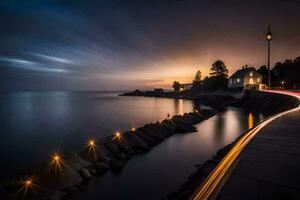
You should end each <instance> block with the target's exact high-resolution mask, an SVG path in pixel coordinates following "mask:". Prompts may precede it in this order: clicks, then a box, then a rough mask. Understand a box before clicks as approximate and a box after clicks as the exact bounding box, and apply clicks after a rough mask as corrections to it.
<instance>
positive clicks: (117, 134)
mask: <svg viewBox="0 0 300 200" xmlns="http://www.w3.org/2000/svg"><path fill="white" fill-rule="evenodd" d="M121 138H122V136H121V133H120V132H116V133H115V136H114V138H113V139H117V140H119V141H121Z"/></svg>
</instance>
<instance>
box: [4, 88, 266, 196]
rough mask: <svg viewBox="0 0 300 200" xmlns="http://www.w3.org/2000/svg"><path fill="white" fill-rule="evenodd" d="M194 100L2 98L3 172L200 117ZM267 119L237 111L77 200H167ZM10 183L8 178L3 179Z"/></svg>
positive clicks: (178, 138)
mask: <svg viewBox="0 0 300 200" xmlns="http://www.w3.org/2000/svg"><path fill="white" fill-rule="evenodd" d="M194 108H195V105H194V103H193V102H192V101H189V100H174V99H162V98H149V97H119V96H118V93H116V92H71V93H70V92H22V93H14V94H3V95H0V122H1V126H0V134H1V140H0V158H1V159H0V169H1V171H2V170H4V171H5V172H6V173H5V174H6V175H9V174H13V173H14V172H16V171H17V170H19V169H22V168H26V167H29V166H31V165H33V164H35V163H38V162H40V161H45V160H47V159H48V158H49V155H51V154H52V153H53V152H54V151H57V150H60V151H63V150H65V149H74V150H79V149H81V148H83V146H84V145H85V142H86V140H87V139H88V138H89V137H94V138H101V137H103V136H107V135H110V134H112V133H113V132H114V131H116V130H129V129H130V128H132V127H139V126H142V125H144V124H145V123H148V122H155V121H157V120H161V119H163V118H165V117H166V115H167V114H168V113H170V114H171V115H173V114H182V113H184V112H190V111H193V110H194ZM262 119H263V116H262V115H259V114H252V113H247V112H245V111H243V110H242V109H237V108H227V109H226V110H225V111H224V112H222V113H219V114H217V115H216V116H214V117H212V118H210V119H209V120H206V121H204V122H202V123H200V124H198V125H197V129H198V132H196V133H188V134H178V135H174V136H172V137H170V138H168V139H166V140H165V141H163V142H162V143H161V144H159V145H158V146H156V147H155V148H153V149H152V150H151V151H150V152H148V153H146V154H142V155H138V156H135V157H134V158H133V159H132V160H130V161H129V162H128V163H127V164H126V166H125V167H124V169H123V170H122V171H121V172H119V173H112V172H108V173H106V174H104V176H102V177H99V178H96V179H95V180H93V181H92V183H91V185H90V186H89V188H88V189H87V190H86V191H84V192H76V193H74V194H73V195H71V196H70V197H69V198H70V199H78V200H79V199H91V200H93V199H95V200H96V199H99V198H100V197H101V198H102V199H161V198H163V197H165V196H166V195H167V194H168V193H169V192H170V191H173V190H175V189H176V188H177V187H179V186H180V185H181V184H182V183H183V182H184V181H185V180H186V179H187V177H188V176H189V175H190V174H191V173H192V172H193V171H194V170H195V167H194V165H195V164H197V163H202V162H204V161H205V160H207V159H209V158H210V157H211V156H213V155H214V154H215V153H216V152H217V150H218V149H219V148H221V147H223V146H225V145H226V144H228V143H230V142H232V141H233V140H234V139H235V138H236V137H238V136H239V135H240V134H242V133H243V132H244V131H246V130H247V129H248V128H249V126H250V127H251V126H253V125H254V124H255V123H257V122H259V121H260V120H262ZM1 176H3V174H1Z"/></svg>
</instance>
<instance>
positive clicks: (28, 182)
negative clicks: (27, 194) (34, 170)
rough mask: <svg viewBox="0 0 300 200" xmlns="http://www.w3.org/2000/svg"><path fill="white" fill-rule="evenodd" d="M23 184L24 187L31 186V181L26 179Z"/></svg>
mask: <svg viewBox="0 0 300 200" xmlns="http://www.w3.org/2000/svg"><path fill="white" fill-rule="evenodd" d="M24 184H25V186H27V187H28V186H30V185H32V180H31V179H27V180H25V182H24Z"/></svg>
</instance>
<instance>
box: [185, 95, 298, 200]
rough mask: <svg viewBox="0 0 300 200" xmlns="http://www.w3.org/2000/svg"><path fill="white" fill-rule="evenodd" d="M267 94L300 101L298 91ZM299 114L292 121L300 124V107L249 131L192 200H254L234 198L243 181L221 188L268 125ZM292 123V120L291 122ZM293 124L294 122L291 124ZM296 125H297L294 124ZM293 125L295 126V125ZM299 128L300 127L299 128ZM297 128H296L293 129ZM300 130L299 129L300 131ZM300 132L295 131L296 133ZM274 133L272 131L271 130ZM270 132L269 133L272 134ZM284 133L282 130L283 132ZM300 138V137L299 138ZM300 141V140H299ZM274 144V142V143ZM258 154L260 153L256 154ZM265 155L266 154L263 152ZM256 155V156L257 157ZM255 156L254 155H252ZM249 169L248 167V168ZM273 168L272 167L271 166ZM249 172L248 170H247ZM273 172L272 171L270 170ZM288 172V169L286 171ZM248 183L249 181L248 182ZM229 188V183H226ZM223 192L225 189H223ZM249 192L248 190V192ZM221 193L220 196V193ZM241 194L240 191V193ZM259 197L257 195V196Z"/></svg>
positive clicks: (241, 196) (280, 114)
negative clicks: (255, 138) (250, 143)
mask: <svg viewBox="0 0 300 200" xmlns="http://www.w3.org/2000/svg"><path fill="white" fill-rule="evenodd" d="M265 92H273V93H281V94H285V95H291V96H294V97H297V98H298V99H299V101H300V92H296V91H283V90H281V91H277V90H271V91H265ZM293 113H297V114H298V115H296V117H295V116H294V117H293V118H292V119H293V120H294V121H295V120H298V121H297V123H296V124H299V123H300V118H299V116H300V107H297V108H294V109H292V110H288V111H285V112H282V113H279V114H276V115H274V116H271V117H270V118H267V119H266V120H265V121H263V122H261V123H260V124H258V125H257V126H256V127H254V128H253V129H251V130H250V131H248V132H247V133H246V134H245V135H244V136H243V137H242V138H241V139H240V140H239V141H238V142H237V143H236V144H235V145H234V147H233V148H232V149H231V150H230V152H229V153H228V154H227V155H226V156H225V157H224V158H223V160H222V161H221V162H220V163H219V164H218V166H217V167H216V168H215V169H214V170H213V171H212V172H211V173H210V175H209V176H208V177H207V178H206V179H205V181H204V182H203V183H202V184H201V185H200V187H198V188H197V190H196V191H195V192H194V194H193V195H192V196H191V197H190V199H192V200H205V199H222V200H223V199H241V198H242V199H245V198H244V196H245V197H246V196H247V195H248V196H249V195H250V196H251V198H249V199H253V196H252V195H251V194H246V193H245V194H239V195H237V196H234V195H233V193H238V192H237V191H236V190H235V188H237V186H238V185H236V184H241V183H242V182H243V181H241V179H239V180H230V181H231V185H230V186H231V187H230V186H229V187H227V189H226V187H225V191H221V192H220V190H221V188H222V186H223V184H224V183H225V181H226V180H227V179H230V174H231V171H232V170H233V166H235V165H236V164H237V163H236V160H237V158H238V157H239V155H240V154H241V152H242V151H243V150H244V148H245V147H246V146H247V145H248V143H249V142H250V141H251V140H252V139H253V138H254V137H255V136H256V135H257V134H258V133H259V132H260V131H261V130H262V129H263V128H265V127H267V125H269V124H270V123H271V122H273V121H274V120H276V119H278V118H280V117H282V116H288V115H290V114H293ZM287 121H289V119H287V120H285V123H286V122H287ZM290 121H291V120H290ZM290 123H292V122H290ZM294 124H295V123H294ZM294 124H293V125H294ZM297 127H299V126H297ZM291 128H295V127H291ZM298 130H299V129H298ZM298 130H295V131H296V132H297V131H298ZM271 131H272V130H271ZM271 131H269V132H271ZM281 131H282V130H281ZM299 135H300V134H299ZM299 137H300V136H299ZM297 139H300V138H297ZM272 142H274V141H272ZM255 153H256V154H257V153H259V152H255ZM262 153H264V152H262ZM256 154H255V155H254V156H256ZM252 156H253V155H252ZM246 167H247V166H246ZM269 167H272V166H269ZM246 170H247V169H246ZM270 170H271V169H270ZM284 170H288V169H284ZM246 182H247V181H246ZM226 186H227V182H226ZM222 190H223V189H222ZM246 191H247V190H246ZM219 192H220V195H218V193H219ZM239 193H240V191H239ZM243 195H244V196H243ZM255 195H257V194H255Z"/></svg>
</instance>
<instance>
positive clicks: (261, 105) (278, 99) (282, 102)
mask: <svg viewBox="0 0 300 200" xmlns="http://www.w3.org/2000/svg"><path fill="white" fill-rule="evenodd" d="M231 105H233V106H238V107H242V108H244V109H245V110H249V111H251V112H253V111H256V112H260V113H263V114H264V115H265V116H271V115H274V114H277V113H280V112H283V111H286V110H289V109H293V108H295V107H297V106H298V105H299V100H298V99H297V98H296V97H293V96H288V95H284V94H279V93H270V92H264V91H257V90H245V91H244V93H243V95H242V97H241V98H240V99H238V101H237V102H235V103H234V104H231ZM253 128H255V127H253ZM253 128H252V129H253ZM248 131H249V130H247V131H246V132H245V133H247V132H248ZM245 133H244V134H245ZM244 134H242V135H241V136H239V137H238V138H236V139H235V141H234V142H232V143H230V144H228V145H226V146H225V147H223V148H222V149H220V150H219V151H218V152H217V153H216V155H215V156H213V157H212V158H211V159H209V160H207V161H206V162H204V163H203V164H196V165H195V167H196V168H197V169H196V170H195V172H194V173H192V174H191V175H190V176H189V178H188V180H187V181H186V182H185V183H184V184H183V185H181V186H180V188H179V189H178V190H176V191H174V192H172V193H170V194H169V195H168V199H172V200H183V199H189V198H190V197H191V195H192V194H193V193H194V192H195V191H196V189H197V188H198V187H199V186H200V185H201V183H202V182H203V181H204V180H205V179H206V178H207V177H208V176H209V174H210V173H211V172H212V171H213V170H214V169H215V167H216V166H217V165H218V164H219V163H220V162H221V161H222V160H223V158H224V157H225V156H226V155H227V154H228V153H229V151H230V150H231V149H232V148H233V147H234V145H235V144H236V143H237V142H238V141H239V140H240V138H242V137H243V135H244Z"/></svg>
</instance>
